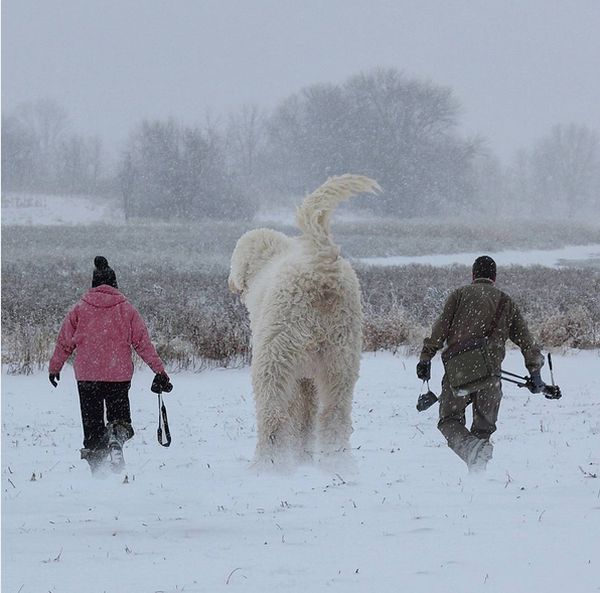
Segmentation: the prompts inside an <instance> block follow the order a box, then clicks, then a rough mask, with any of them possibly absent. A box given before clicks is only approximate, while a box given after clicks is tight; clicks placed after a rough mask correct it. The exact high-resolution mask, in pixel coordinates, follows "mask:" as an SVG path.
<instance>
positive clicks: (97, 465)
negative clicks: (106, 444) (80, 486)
mask: <svg viewBox="0 0 600 593" xmlns="http://www.w3.org/2000/svg"><path fill="white" fill-rule="evenodd" d="M80 453H81V459H85V460H86V461H87V462H88V464H89V466H90V469H91V470H92V475H96V474H100V473H102V471H103V470H104V468H105V467H106V460H107V458H108V449H85V448H84V449H80Z"/></svg>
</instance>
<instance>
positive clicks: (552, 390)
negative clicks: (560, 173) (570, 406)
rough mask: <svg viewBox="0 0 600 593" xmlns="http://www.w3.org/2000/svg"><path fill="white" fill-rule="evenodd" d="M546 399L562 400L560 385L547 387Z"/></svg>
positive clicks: (545, 390)
mask: <svg viewBox="0 0 600 593" xmlns="http://www.w3.org/2000/svg"><path fill="white" fill-rule="evenodd" d="M544 397H545V398H546V399H560V398H561V397H562V391H561V390H560V387H559V386H558V385H545V386H544Z"/></svg>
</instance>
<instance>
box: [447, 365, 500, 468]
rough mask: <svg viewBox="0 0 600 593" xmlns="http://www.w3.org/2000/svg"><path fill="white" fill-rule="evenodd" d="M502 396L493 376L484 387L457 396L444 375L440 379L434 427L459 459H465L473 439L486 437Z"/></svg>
mask: <svg viewBox="0 0 600 593" xmlns="http://www.w3.org/2000/svg"><path fill="white" fill-rule="evenodd" d="M501 399H502V389H501V387H500V380H493V381H492V382H490V385H489V387H488V388H486V389H480V390H479V391H474V392H473V393H469V394H468V395H465V396H461V397H458V396H456V395H454V393H453V392H452V389H451V388H450V385H449V384H448V381H447V379H446V377H445V376H444V378H443V379H442V394H441V395H440V420H439V422H438V428H439V430H440V432H441V433H442V434H443V435H444V436H445V437H446V440H447V441H448V446H449V447H450V448H451V449H452V450H453V451H454V452H455V453H456V454H457V455H458V456H459V457H460V458H461V459H462V460H463V461H465V462H466V461H467V460H468V455H469V451H470V450H471V448H472V446H473V443H474V442H475V441H477V440H479V439H483V440H488V439H489V438H490V436H491V434H492V433H493V432H495V431H496V421H497V420H498V410H499V409H500V400H501ZM470 404H472V407H473V422H472V424H471V430H468V429H467V427H466V424H467V419H466V409H467V406H469V405H470Z"/></svg>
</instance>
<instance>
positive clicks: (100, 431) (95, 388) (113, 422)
mask: <svg viewBox="0 0 600 593" xmlns="http://www.w3.org/2000/svg"><path fill="white" fill-rule="evenodd" d="M130 386H131V383H130V382H129V381H119V382H112V381H77V388H78V390H79V405H80V407H81V420H82V422H83V446H84V448H86V449H91V450H97V449H103V448H105V447H106V446H107V445H108V436H109V435H108V431H107V424H108V425H109V426H110V427H114V426H119V425H120V426H123V427H124V428H125V429H126V431H127V439H130V438H131V437H132V436H133V428H132V426H131V411H130V407H129V387H130ZM105 406H106V422H105V414H104V412H105Z"/></svg>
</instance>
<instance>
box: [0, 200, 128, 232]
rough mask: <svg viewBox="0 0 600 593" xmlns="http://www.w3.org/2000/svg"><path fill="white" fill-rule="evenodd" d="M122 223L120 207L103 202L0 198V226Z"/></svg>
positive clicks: (107, 201)
mask: <svg viewBox="0 0 600 593" xmlns="http://www.w3.org/2000/svg"><path fill="white" fill-rule="evenodd" d="M122 220H123V212H122V209H121V207H120V205H119V204H115V203H113V202H111V201H110V200H106V199H105V198H94V197H87V196H53V195H44V194H22V193H7V194H3V195H2V224H18V225H41V224H43V225H55V224H69V225H76V224H91V223H94V222H105V223H114V222H117V221H122Z"/></svg>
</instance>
